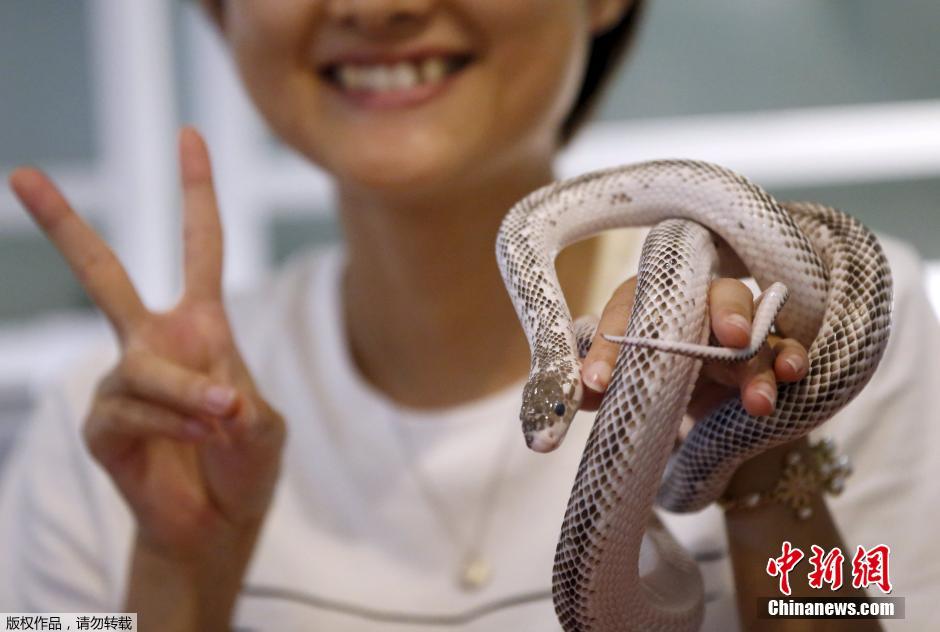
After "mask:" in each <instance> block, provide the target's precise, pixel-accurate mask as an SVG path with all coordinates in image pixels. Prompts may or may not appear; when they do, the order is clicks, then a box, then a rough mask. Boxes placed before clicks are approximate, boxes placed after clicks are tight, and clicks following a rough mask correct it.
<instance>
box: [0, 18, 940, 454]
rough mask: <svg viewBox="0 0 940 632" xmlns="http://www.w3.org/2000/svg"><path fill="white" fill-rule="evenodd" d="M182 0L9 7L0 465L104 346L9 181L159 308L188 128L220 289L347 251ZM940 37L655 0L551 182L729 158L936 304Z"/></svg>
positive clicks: (168, 279)
mask: <svg viewBox="0 0 940 632" xmlns="http://www.w3.org/2000/svg"><path fill="white" fill-rule="evenodd" d="M192 4H193V3H190V2H185V1H183V0H133V1H128V0H3V1H2V2H0V175H2V176H3V182H4V184H3V188H2V190H0V462H2V453H3V451H4V450H5V449H6V447H7V446H8V444H9V440H10V438H11V437H12V436H13V435H14V434H15V432H16V431H17V429H18V428H20V427H21V426H22V424H24V423H25V422H26V421H27V419H28V413H29V409H30V407H31V406H32V405H33V402H34V400H35V395H36V393H37V392H38V391H39V390H40V389H41V388H42V386H43V384H44V383H45V382H46V381H47V380H49V379H50V376H52V375H54V374H55V372H56V371H58V370H60V369H61V367H63V366H64V365H65V364H66V363H68V362H70V361H71V360H72V359H74V358H75V357H76V356H77V355H78V354H80V353H81V352H82V350H83V349H85V348H87V347H88V346H89V345H91V344H93V343H95V342H96V341H99V340H101V339H103V338H106V337H107V336H108V335H109V334H108V331H107V329H106V327H105V326H104V325H103V323H102V322H101V320H100V319H99V317H98V316H97V315H96V314H95V312H94V311H93V310H92V308H91V306H90V304H89V302H88V301H87V300H86V299H85V297H84V295H83V293H82V290H81V289H80V287H79V286H78V285H77V284H76V283H75V282H74V281H73V280H72V277H71V274H70V272H69V270H68V269H67V267H66V266H65V264H64V263H63V262H62V261H61V260H60V259H59V257H58V255H57V253H56V252H55V250H54V249H53V248H52V247H51V246H50V245H48V244H47V243H46V241H45V239H44V238H43V237H42V236H41V235H40V233H39V231H38V230H37V229H36V228H35V227H34V226H33V225H32V224H31V222H30V221H29V219H28V217H27V216H26V214H25V212H24V211H23V210H22V209H21V208H20V207H19V206H18V204H17V203H16V202H15V201H14V199H13V197H12V195H11V194H10V192H9V190H8V189H7V188H6V175H7V174H8V173H9V171H10V170H11V169H12V168H13V167H14V166H16V165H17V164H21V163H34V164H38V165H40V166H42V167H43V168H45V169H47V170H48V171H50V172H51V173H52V175H53V176H54V177H55V179H56V180H57V181H58V182H59V183H60V184H61V185H62V187H63V189H64V190H65V192H66V195H67V196H68V197H69V198H70V199H71V200H72V201H73V203H74V204H75V205H76V207H77V208H78V210H79V211H80V212H81V213H82V214H83V215H84V216H85V217H86V218H88V219H89V220H90V221H91V222H92V223H93V224H94V225H95V226H96V227H97V228H98V229H99V230H100V231H101V233H102V234H103V235H104V236H105V237H106V239H107V240H108V241H109V242H110V243H111V244H112V246H113V247H114V248H115V250H116V251H117V252H118V254H119V256H120V257H121V259H122V260H123V261H124V263H125V265H126V266H127V268H128V269H129V271H130V272H131V275H132V277H133V278H134V281H135V283H136V284H137V286H138V288H140V290H141V293H142V294H143V295H144V298H145V299H146V300H147V301H148V303H149V304H151V305H152V306H155V307H160V306H168V305H170V304H171V303H172V300H173V297H174V296H175V295H176V292H177V290H178V287H179V273H180V271H179V242H180V240H179V237H178V233H179V222H178V218H179V211H178V209H179V200H178V197H179V196H178V191H177V181H176V163H175V138H176V128H177V126H178V125H179V124H180V123H182V122H191V123H195V124H196V125H198V126H199V127H200V128H201V129H202V130H203V132H204V133H205V135H206V137H207V138H208V141H209V144H210V146H211V149H212V151H213V158H214V162H215V166H216V172H217V182H218V185H219V194H220V198H221V202H222V211H223V215H224V223H225V228H226V248H227V260H226V266H227V269H226V283H227V286H228V287H229V288H230V289H235V288H238V287H241V286H244V285H246V284H250V283H253V282H256V281H257V280H259V279H260V278H262V277H263V275H264V274H265V273H266V271H268V270H270V269H271V268H272V267H273V266H276V265H277V264H278V262H280V261H282V260H283V259H284V258H285V257H286V256H288V255H289V254H290V253H291V252H293V251H294V250H296V249H298V248H304V247H311V246H312V245H317V244H323V243H327V242H330V241H332V240H335V239H337V238H338V229H337V226H336V224H335V222H334V219H333V216H332V212H331V208H332V197H331V191H330V187H329V183H328V182H327V180H326V179H325V178H324V177H323V176H322V174H320V173H318V172H316V171H315V170H314V169H312V168H311V167H310V166H308V165H306V164H304V163H303V162H302V161H301V160H300V159H299V158H298V157H296V156H295V155H293V154H291V153H289V152H288V151H287V150H285V149H284V148H283V147H281V146H280V145H279V144H278V143H277V142H276V141H275V140H274V139H272V138H271V137H270V135H269V134H267V132H266V131H265V130H264V129H263V126H262V125H261V124H260V122H259V121H258V120H257V118H256V117H255V115H254V113H253V112H252V111H251V108H250V105H249V104H248V103H247V101H246V99H245V97H244V95H243V94H242V92H241V90H240V87H239V85H238V83H237V81H236V80H235V77H234V74H233V72H232V68H231V66H230V64H229V61H228V59H227V58H226V56H225V53H224V50H223V49H222V47H221V46H220V43H219V41H218V40H217V38H216V36H215V34H214V33H213V32H212V30H211V28H210V27H209V24H208V23H207V22H206V21H205V20H204V19H203V17H202V15H201V14H200V13H199V11H198V10H197V8H196V7H194V6H192ZM938 33H940V4H938V3H937V2H936V0H895V1H894V2H890V3H887V2H884V1H883V0H852V1H848V0H843V1H837V0H788V1H786V2H781V1H780V0H774V1H770V0H710V1H709V2H707V3H705V2H698V3H691V2H686V1H685V0H652V1H651V2H650V6H649V11H648V12H647V16H646V21H645V24H644V25H643V27H642V28H641V30H640V35H639V38H638V41H637V42H636V46H635V48H634V51H633V55H632V56H631V57H630V59H629V60H628V62H627V64H626V65H625V66H624V67H623V68H622V72H621V75H620V77H619V80H618V82H617V84H616V86H615V87H614V89H613V90H612V91H611V92H610V93H609V94H608V97H607V99H606V101H605V102H604V105H603V107H602V109H601V111H600V112H599V116H598V117H597V120H596V122H595V123H594V124H593V125H592V126H591V127H590V128H589V129H588V130H586V132H585V133H583V134H582V135H581V136H580V138H579V139H578V141H577V142H576V143H575V144H574V145H573V146H572V147H571V148H570V150H568V151H567V152H566V153H565V155H564V157H563V159H562V161H561V163H560V165H559V169H560V174H561V175H563V176H569V175H574V174H576V173H579V172H583V171H587V170H591V169H596V168H600V167H603V166H608V165H613V164H618V163H626V162H632V161H638V160H645V159H650V158H667V157H684V158H697V159H703V160H712V161H715V162H718V163H720V164H723V165H725V166H727V167H730V168H732V169H734V170H736V171H739V172H740V173H743V174H744V175H746V176H748V177H749V178H751V179H752V180H755V181H757V182H758V183H760V184H762V185H763V186H765V187H766V188H767V189H769V190H770V191H771V193H773V194H774V195H775V196H777V197H778V198H780V199H811V200H817V201H821V202H824V203H828V204H831V205H834V206H838V207H841V208H843V209H845V210H848V211H850V212H851V213H853V214H854V215H856V216H857V217H859V218H861V219H862V220H863V221H865V222H866V223H867V224H869V225H870V226H871V227H873V228H875V229H876V230H878V231H881V232H883V233H887V234H892V235H895V236H897V237H900V238H902V239H904V240H906V241H909V242H910V243H912V244H913V245H914V246H915V247H916V248H917V249H918V250H919V251H920V253H921V255H922V256H923V257H924V259H925V260H926V261H927V266H926V267H925V278H924V282H925V284H927V286H928V288H929V289H930V290H931V295H932V297H933V299H934V305H935V306H940V239H938V236H940V69H938V68H940V67H938V60H940V37H937V35H938Z"/></svg>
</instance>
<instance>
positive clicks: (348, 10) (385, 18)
mask: <svg viewBox="0 0 940 632" xmlns="http://www.w3.org/2000/svg"><path fill="white" fill-rule="evenodd" d="M326 4H327V6H326V12H327V15H328V16H329V17H330V18H331V19H333V20H335V21H336V22H338V23H339V24H340V25H342V26H345V27H347V28H354V29H361V30H363V31H368V32H373V33H377V32H378V33H381V32H385V31H390V30H392V31H394V30H396V29H403V28H405V29H406V28H408V27H413V26H415V25H419V24H421V23H423V22H424V20H425V19H426V18H427V16H428V14H429V13H430V11H431V8H432V5H433V4H434V0H328V1H327V3H326Z"/></svg>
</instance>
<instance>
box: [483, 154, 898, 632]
mask: <svg viewBox="0 0 940 632" xmlns="http://www.w3.org/2000/svg"><path fill="white" fill-rule="evenodd" d="M627 226H653V228H652V230H651V231H650V234H649V236H648V237H647V239H646V241H645V243H644V246H643V250H642V254H641V259H640V266H639V272H638V281H637V289H636V298H635V304H634V308H633V313H632V316H631V319H630V323H629V326H628V329H627V331H626V332H625V335H626V337H627V338H628V339H629V340H631V341H633V342H634V343H637V342H641V343H642V342H643V341H647V342H648V343H649V344H658V345H659V347H660V348H659V349H657V348H650V347H649V346H648V345H643V344H629V345H624V346H623V347H622V348H621V351H620V353H619V356H618V359H617V362H616V365H615V367H614V372H613V376H612V378H611V383H610V386H609V387H608V390H607V392H606V393H605V395H604V398H603V400H602V402H601V406H600V409H599V410H598V412H597V416H596V419H595V422H594V425H593V427H592V429H591V432H590V435H589V437H588V440H587V444H586V447H585V449H584V453H583V455H582V457H581V462H580V466H579V468H578V472H577V476H576V478H575V481H574V485H573V489H572V491H571V496H570V498H569V501H568V508H567V511H566V514H565V517H564V521H563V523H562V527H561V535H560V538H559V542H558V546H557V549H556V554H555V563H554V570H553V585H552V587H553V599H554V604H555V611H556V614H557V615H558V618H559V621H560V622H561V624H562V627H563V628H564V629H565V630H566V631H567V632H573V631H587V630H592V631H617V632H620V631H624V630H691V629H697V628H698V627H699V625H700V622H701V619H702V616H703V588H702V580H701V576H700V573H699V571H698V568H697V566H696V564H695V562H694V561H693V560H692V559H691V557H690V555H689V554H688V553H687V552H686V551H685V550H684V549H683V548H682V547H681V546H680V545H679V544H678V542H677V541H676V540H675V539H674V538H673V537H672V536H671V535H670V534H669V532H668V531H667V530H666V529H665V528H664V527H663V526H662V525H661V523H660V522H659V521H658V520H657V518H656V514H655V513H654V512H653V505H654V503H655V504H658V505H659V506H660V507H662V508H664V509H667V510H670V511H678V512H687V511H694V510H697V509H700V508H702V507H704V506H706V505H707V504H709V503H710V502H712V501H714V500H715V499H716V498H717V497H718V496H719V495H720V494H721V492H722V491H723V489H724V487H725V486H726V484H727V482H728V480H729V478H730V476H731V474H732V473H733V472H734V470H735V469H736V467H737V466H738V465H739V464H740V463H742V462H743V461H744V460H746V459H748V458H749V457H751V456H753V455H756V454H758V453H760V452H762V451H764V450H767V449H769V448H771V447H773V446H775V445H778V444H781V443H783V442H786V441H789V440H793V439H795V438H798V437H800V436H803V435H805V434H806V433H808V432H809V431H810V430H811V429H813V428H815V427H816V426H818V425H819V424H821V423H823V422H824V421H825V420H827V419H829V418H830V417H832V416H833V415H834V414H835V413H836V412H837V411H838V410H840V409H841V408H842V407H843V406H845V405H846V404H847V403H848V402H849V401H850V400H851V399H852V398H853V397H855V395H856V394H858V392H859V391H860V390H861V389H862V388H863V387H864V386H865V384H866V383H867V382H868V380H869V379H870V377H871V376H872V374H873V373H874V371H875V368H876V367H877V365H878V362H879V360H880V359H881V356H882V354H883V352H884V349H885V345H886V343H887V340H888V334H889V331H890V322H891V301H892V298H891V296H892V288H891V274H890V269H889V267H888V263H887V260H886V258H885V256H884V253H883V252H882V249H881V247H880V245H879V243H878V241H877V239H876V238H875V236H874V235H873V234H872V233H871V232H870V231H869V230H868V229H867V228H865V227H864V226H863V225H862V224H861V223H859V222H858V221H857V220H855V219H853V218H852V217H850V216H848V215H846V214H844V213H842V212H840V211H838V210H835V209H833V208H829V207H825V206H822V205H818V204H812V203H788V204H784V205H782V204H780V203H778V202H776V201H775V200H774V199H773V198H772V197H771V196H770V195H769V194H767V193H766V192H765V191H763V190H762V189H761V188H759V187H757V186H756V185H754V184H752V183H751V182H749V181H748V180H747V179H745V178H744V177H742V176H740V175H737V174H735V173H733V172H731V171H729V170H727V169H725V168H723V167H720V166H717V165H714V164H710V163H706V162H699V161H688V160H659V161H650V162H643V163H637V164H632V165H627V166H622V167H616V168H611V169H607V170H603V171H598V172H593V173H589V174H586V175H583V176H580V177H576V178H573V179H570V180H566V181H561V182H557V183H555V184H551V185H548V186H545V187H543V188H541V189H538V190H536V191H534V192H533V193H531V194H529V195H528V196H527V197H525V198H524V199H522V200H521V201H520V202H518V203H517V204H516V205H515V206H514V207H513V208H512V209H511V210H510V211H509V213H508V214H507V215H506V217H505V219H504V220H503V223H502V225H501V227H500V230H499V234H498V237H497V243H496V253H497V259H498V263H499V267H500V270H501V273H502V275H503V279H504V281H505V283H506V287H507V289H508V291H509V294H510V296H511V297H512V300H513V304H514V306H515V309H516V312H517V315H518V316H519V319H520V321H521V323H522V325H523V328H524V329H525V332H526V335H527V337H528V341H529V345H530V347H531V351H532V362H531V370H530V373H529V379H528V382H527V383H526V386H525V388H524V390H523V402H522V410H521V413H520V418H521V421H522V429H523V432H524V434H525V439H526V443H527V444H528V445H529V447H531V448H533V449H535V450H537V451H540V452H547V451H550V450H552V449H554V448H555V447H556V446H557V445H558V444H559V443H560V442H561V441H562V439H563V437H564V435H565V432H566V431H567V429H568V426H569V424H570V423H571V420H572V417H573V416H574V414H575V412H576V411H577V410H578V407H579V405H580V402H581V397H582V386H581V379H580V358H582V357H583V356H584V354H585V353H586V352H587V349H588V348H589V346H590V341H591V339H592V337H593V334H594V330H595V328H596V319H595V320H593V321H591V320H579V321H577V322H574V323H573V322H572V318H571V314H570V313H569V309H568V306H567V304H566V303H565V299H564V296H563V295H562V292H561V289H560V286H559V283H558V278H557V276H556V273H555V269H554V259H555V256H556V255H557V254H558V252H560V251H561V250H562V249H563V248H564V247H565V246H567V245H569V244H571V243H573V242H576V241H578V240H581V239H585V238H587V237H590V236H593V235H595V234H597V233H599V232H601V231H604V230H607V229H612V228H618V227H627ZM716 236H717V237H720V238H721V239H722V240H724V241H725V242H726V243H727V244H728V245H729V246H730V247H731V248H732V249H733V250H734V252H735V253H736V255H737V256H738V257H739V258H740V259H741V261H742V262H743V263H744V264H745V266H746V267H747V268H748V270H749V272H750V274H751V275H752V276H753V277H754V279H755V280H756V282H757V283H758V285H759V286H760V287H761V288H767V287H768V286H771V285H772V284H773V283H775V282H780V283H782V284H784V285H785V286H786V288H788V289H789V297H788V298H787V299H786V303H785V304H784V305H783V307H782V308H781V309H780V310H779V313H777V314H776V320H775V323H774V324H775V327H776V329H777V332H778V333H779V334H780V335H784V336H788V337H793V338H796V339H798V340H799V341H800V342H802V343H803V344H804V345H805V346H806V347H807V348H808V350H809V358H810V368H809V370H808V374H807V375H806V377H804V378H803V379H802V380H800V381H799V382H797V383H793V384H785V385H782V386H780V387H779V392H778V399H777V405H776V409H775V411H774V412H773V414H771V415H769V416H765V417H752V416H750V415H749V414H748V413H747V412H745V410H744V408H743V406H742V404H741V402H740V400H739V399H738V398H732V399H729V400H727V401H725V402H724V403H722V404H721V405H719V406H718V407H717V409H715V410H713V411H712V412H711V413H710V414H709V415H708V416H707V417H705V418H704V419H700V420H698V421H697V423H696V424H695V426H694V427H693V429H692V431H691V432H690V433H689V435H688V436H687V437H686V439H685V440H684V441H683V442H682V444H681V446H680V447H679V448H678V449H677V450H675V449H674V446H675V438H676V435H677V431H678V426H679V423H680V422H681V419H682V416H683V413H684V411H685V408H686V406H687V405H688V402H689V399H690V397H691V393H692V387H693V385H694V384H695V382H696V379H697V376H698V373H699V370H700V368H701V365H702V363H703V361H704V360H706V359H709V358H712V357H718V352H719V351H720V350H719V349H718V348H714V347H711V348H710V347H707V344H708V340H709V321H708V313H707V293H708V287H709V284H710V282H711V280H712V279H713V278H714V277H715V276H716V271H717V262H718V257H717V254H716V242H717V238H716ZM765 294H766V293H765ZM779 298H782V297H779ZM771 320H773V315H771ZM768 326H769V323H768ZM650 341H651V342H650ZM680 344H685V345H686V346H687V347H688V346H690V345H691V349H692V351H689V350H686V351H682V352H681V353H668V352H664V350H665V351H677V350H678V347H679V345H680ZM696 349H697V351H696ZM709 349H714V353H712V352H711V351H709Z"/></svg>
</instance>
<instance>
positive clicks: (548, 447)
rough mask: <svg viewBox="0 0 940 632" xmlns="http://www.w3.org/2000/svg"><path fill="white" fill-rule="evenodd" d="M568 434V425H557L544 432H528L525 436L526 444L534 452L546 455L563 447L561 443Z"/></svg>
mask: <svg viewBox="0 0 940 632" xmlns="http://www.w3.org/2000/svg"><path fill="white" fill-rule="evenodd" d="M567 432H568V426H567V424H555V425H553V426H550V427H548V428H545V429H542V430H538V431H534V432H527V433H526V434H525V444H526V445H527V446H528V447H529V449H531V450H532V451H533V452H539V453H542V454H544V453H546V452H551V451H552V450H554V449H555V448H557V447H558V446H559V445H561V441H562V439H564V438H565V434H567Z"/></svg>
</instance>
